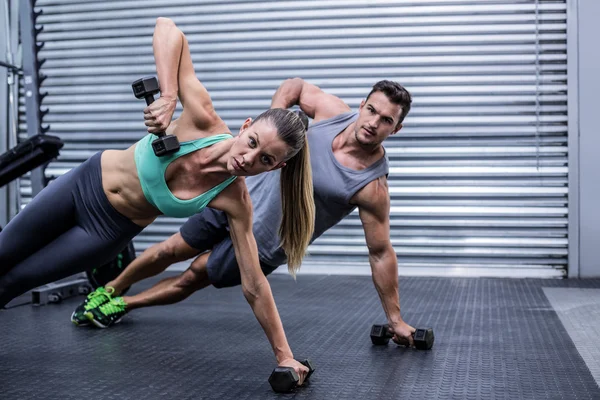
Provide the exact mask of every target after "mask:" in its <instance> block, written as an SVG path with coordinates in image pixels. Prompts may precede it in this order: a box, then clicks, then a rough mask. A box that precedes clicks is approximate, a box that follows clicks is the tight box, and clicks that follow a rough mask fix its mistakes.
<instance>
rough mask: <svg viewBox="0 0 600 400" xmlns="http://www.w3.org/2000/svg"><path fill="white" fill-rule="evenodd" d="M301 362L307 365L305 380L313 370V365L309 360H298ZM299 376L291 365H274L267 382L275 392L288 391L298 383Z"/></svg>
mask: <svg viewBox="0 0 600 400" xmlns="http://www.w3.org/2000/svg"><path fill="white" fill-rule="evenodd" d="M300 363H301V364H304V366H306V367H308V374H307V375H306V379H305V380H304V381H305V382H306V381H308V378H309V377H310V376H311V375H312V373H313V372H314V371H315V365H314V364H313V363H312V362H311V361H310V360H304V361H300ZM299 379H300V377H299V376H298V374H297V373H296V371H295V370H294V368H292V367H276V368H275V369H274V370H273V372H272V373H271V376H270V377H269V383H270V384H271V388H273V391H275V392H277V393H286V392H290V391H291V390H292V389H294V388H296V386H297V385H298V380H299Z"/></svg>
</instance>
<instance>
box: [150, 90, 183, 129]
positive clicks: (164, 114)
mask: <svg viewBox="0 0 600 400" xmlns="http://www.w3.org/2000/svg"><path fill="white" fill-rule="evenodd" d="M175 107H177V97H167V96H161V97H159V98H158V99H156V100H155V101H154V103H152V104H150V105H149V106H148V107H146V108H145V109H144V124H145V125H146V126H147V127H148V133H158V132H164V131H166V130H167V127H168V126H169V124H170V123H171V119H172V118H173V113H174V112H175Z"/></svg>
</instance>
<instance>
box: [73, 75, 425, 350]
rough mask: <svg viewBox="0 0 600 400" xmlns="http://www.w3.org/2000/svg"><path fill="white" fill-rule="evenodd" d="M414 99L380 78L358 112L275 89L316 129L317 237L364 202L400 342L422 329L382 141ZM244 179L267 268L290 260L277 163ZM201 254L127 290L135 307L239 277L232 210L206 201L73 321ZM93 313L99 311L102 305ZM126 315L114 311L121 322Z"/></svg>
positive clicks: (302, 88) (380, 288) (306, 93)
mask: <svg viewBox="0 0 600 400" xmlns="http://www.w3.org/2000/svg"><path fill="white" fill-rule="evenodd" d="M411 102H412V99H411V95H410V93H409V92H408V91H407V90H406V89H404V88H403V87H402V86H401V85H399V84H398V83H396V82H391V81H386V80H384V81H380V82H378V83H376V84H375V85H374V86H373V89H372V90H371V92H370V93H369V95H368V96H367V98H366V99H365V100H363V101H362V102H361V104H360V107H359V110H358V113H357V112H353V111H352V110H351V109H350V107H349V106H348V105H347V104H345V103H344V102H343V101H342V100H341V99H340V98H338V97H336V96H333V95H331V94H328V93H325V92H324V91H322V90H321V89H320V88H318V87H317V86H315V85H312V84H310V83H308V82H306V81H304V80H302V79H300V78H294V79H288V80H286V81H284V82H283V83H282V84H281V86H280V87H279V88H278V89H277V91H276V93H275V94H274V96H273V99H272V103H271V107H272V108H288V107H291V106H293V105H296V104H297V105H299V106H300V108H301V109H302V111H304V112H305V113H306V114H307V115H308V116H309V117H311V118H313V123H312V125H311V126H310V128H309V130H308V142H309V145H310V153H311V166H312V170H313V184H314V198H315V207H316V220H315V231H314V235H313V239H312V240H314V239H316V238H318V237H319V236H321V235H322V234H323V233H324V232H325V231H326V230H327V229H329V228H331V227H332V226H334V225H335V224H337V223H338V222H339V221H341V220H342V219H343V218H344V217H345V216H347V215H348V214H350V212H352V211H353V210H354V209H355V208H357V207H358V211H359V216H360V219H361V222H362V225H363V229H364V232H365V237H366V242H367V246H368V250H369V262H370V265H371V270H372V276H373V282H374V284H375V288H376V289H377V292H378V294H379V297H380V300H381V304H382V306H383V309H384V311H385V314H386V316H387V319H388V323H389V325H390V331H391V333H393V340H394V341H395V342H396V343H398V344H407V345H411V346H412V345H413V338H412V333H413V332H414V331H415V329H414V328H413V327H412V326H410V325H408V324H407V323H405V322H404V321H403V319H402V317H401V315H400V303H399V293H398V264H397V259H396V253H395V252H394V249H393V248H392V244H391V240H390V225H389V213H390V196H389V193H388V184H387V174H388V170H389V168H388V161H387V158H386V155H385V150H384V147H383V145H382V143H383V141H384V140H386V139H387V138H388V137H389V136H390V135H393V134H395V133H396V132H398V131H399V130H400V129H401V128H402V121H403V120H404V118H405V117H406V115H407V114H408V112H409V111H410V106H411ZM246 182H247V185H248V189H249V191H250V196H251V198H252V203H253V206H254V218H253V230H254V235H255V237H256V241H257V243H258V250H259V256H260V260H261V268H262V270H263V272H264V273H265V275H268V274H269V273H271V272H272V271H273V270H275V269H276V268H277V267H278V266H279V265H282V264H284V263H285V262H286V255H285V253H284V252H283V251H282V249H281V248H280V239H279V237H278V233H277V232H278V227H279V224H280V221H281V218H282V215H283V216H285V212H283V213H282V210H281V201H280V197H279V171H276V172H272V173H269V174H262V175H259V176H256V177H250V178H247V179H246ZM209 205H210V204H209ZM283 211H285V210H283ZM198 254H200V255H199V256H198V257H197V258H196V259H195V260H194V261H193V262H192V264H191V266H190V267H189V269H188V270H187V271H185V272H183V273H182V274H181V275H179V276H174V277H170V278H167V279H163V280H162V281H160V282H159V283H157V284H156V285H155V286H154V287H152V288H150V289H148V290H146V291H145V292H142V293H140V294H138V295H136V296H132V297H123V300H124V301H125V303H126V304H127V311H131V310H133V309H135V308H141V307H148V306H152V305H163V304H172V303H176V302H179V301H181V300H183V299H185V298H187V297H188V296H189V295H190V294H192V293H193V292H195V291H196V290H199V289H202V288H205V287H207V286H209V285H213V286H215V287H217V288H221V287H227V286H234V285H239V284H240V275H239V269H238V266H237V262H236V259H235V254H234V251H233V247H232V244H231V238H230V237H229V232H228V226H227V218H226V216H225V215H224V214H223V213H222V212H220V211H218V210H214V209H208V208H207V209H206V210H205V211H204V212H202V213H200V214H197V215H195V216H193V217H191V218H190V219H189V220H188V221H187V222H186V223H185V224H184V225H183V226H182V227H181V230H180V232H179V233H177V234H175V235H173V236H171V237H170V238H169V239H167V240H166V241H164V242H162V243H159V244H156V245H154V246H152V247H150V248H149V249H147V250H146V251H145V252H144V253H143V254H142V255H141V256H140V257H138V258H137V259H136V260H135V261H134V262H132V263H131V264H130V265H129V266H128V267H127V268H126V269H125V271H124V272H123V273H122V274H121V275H120V276H119V277H118V278H116V279H115V280H114V281H112V282H109V283H108V284H107V285H106V288H108V291H106V290H104V289H103V288H100V289H98V290H97V291H96V292H94V293H93V294H92V295H90V296H88V298H87V299H86V300H85V302H84V304H82V305H80V306H79V307H78V308H77V310H76V311H75V312H74V313H73V316H72V317H71V320H72V321H73V322H74V323H75V324H78V325H79V324H82V323H84V322H87V321H86V320H85V318H82V315H83V314H85V312H86V311H87V312H88V313H89V310H93V309H95V308H96V309H97V308H98V307H100V309H101V308H102V306H99V304H102V303H104V302H105V301H104V300H103V298H105V297H109V296H113V297H114V296H117V295H119V294H120V292H121V291H122V290H123V289H124V288H126V287H129V286H130V285H132V284H133V283H135V282H138V281H140V280H142V279H144V278H147V277H150V276H153V275H156V274H158V273H160V272H162V271H164V270H165V269H166V268H167V267H168V266H169V265H171V264H173V263H175V262H179V261H184V260H187V259H189V258H191V257H194V256H197V255H198ZM291 272H293V271H291ZM95 314H99V313H98V310H96V311H95ZM100 314H101V313H100ZM88 315H89V314H88ZM122 316H123V315H118V316H117V318H113V319H114V320H115V322H116V321H118V320H119V319H120V318H121V317H122Z"/></svg>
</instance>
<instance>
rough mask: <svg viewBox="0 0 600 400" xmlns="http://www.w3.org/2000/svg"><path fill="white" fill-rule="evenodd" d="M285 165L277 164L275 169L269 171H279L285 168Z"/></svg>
mask: <svg viewBox="0 0 600 400" xmlns="http://www.w3.org/2000/svg"><path fill="white" fill-rule="evenodd" d="M286 165H287V164H286V163H285V161H282V162H280V163H279V164H277V165H276V166H275V167H273V169H272V170H271V171H275V170H278V169H281V168H283V167H285V166H286Z"/></svg>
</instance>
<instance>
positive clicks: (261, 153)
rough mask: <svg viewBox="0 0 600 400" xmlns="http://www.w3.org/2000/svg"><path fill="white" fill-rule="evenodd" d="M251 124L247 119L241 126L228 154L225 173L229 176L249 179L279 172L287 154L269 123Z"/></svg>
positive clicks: (282, 143)
mask: <svg viewBox="0 0 600 400" xmlns="http://www.w3.org/2000/svg"><path fill="white" fill-rule="evenodd" d="M251 123H252V120H251V119H250V118H248V119H247V120H246V121H245V122H244V125H242V127H241V128H240V134H239V135H238V136H237V137H236V138H235V142H234V144H233V146H231V149H230V150H229V155H230V157H229V160H228V161H227V170H228V171H229V172H230V173H231V174H232V175H236V176H252V175H258V174H260V173H262V172H267V171H272V170H274V169H277V168H281V167H282V166H283V165H284V164H283V162H284V161H285V159H286V156H287V154H288V152H289V151H290V147H289V146H288V145H287V144H286V143H285V142H284V141H283V140H281V139H280V138H279V136H278V135H277V131H276V130H275V127H274V126H273V125H272V124H271V123H270V122H268V121H265V120H261V121H258V122H256V123H254V124H252V125H251Z"/></svg>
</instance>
